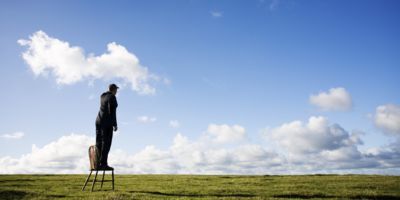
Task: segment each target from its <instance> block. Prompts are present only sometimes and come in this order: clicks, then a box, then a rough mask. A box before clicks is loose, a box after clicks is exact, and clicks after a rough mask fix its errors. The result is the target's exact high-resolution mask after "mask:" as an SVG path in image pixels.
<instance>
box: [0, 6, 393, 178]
mask: <svg viewBox="0 0 400 200" xmlns="http://www.w3.org/2000/svg"><path fill="white" fill-rule="evenodd" d="M0 4H1V5H0V30H1V34H0V44H1V45H0V74H1V79H0V90H2V91H3V94H2V95H1V98H0V105H2V109H1V110H2V113H3V114H2V115H0V121H1V126H0V173H2V174H10V173H11V174H12V173H85V172H86V171H87V170H88V169H89V161H88V155H87V149H88V147H89V146H90V145H92V144H94V143H95V118H96V116H97V112H98V110H99V97H100V94H101V93H102V92H104V91H106V90H107V89H108V88H107V87H108V85H109V84H110V83H116V84H118V85H119V86H120V90H119V92H118V94H117V100H118V109H117V120H118V128H119V130H118V131H117V132H116V133H114V137H113V142H112V147H111V152H110V156H109V164H110V165H111V166H114V167H115V168H116V173H127V174H131V173H134V174H135V173H139V174H141V173H145V174H147V173H157V174H158V173H168V174H313V173H369V174H396V175H399V174H400V93H399V86H400V78H399V77H400V37H399V36H400V20H399V19H400V12H398V11H399V10H400V2H399V1H396V0H383V1H381V0H351V1H348V0H346V1H345V0H326V1H319V0H307V1H299V0H235V1H231V0H210V1H202V0H186V1H185V0H176V1H174V0H173V1H162V0H146V1H136V0H134V1H123V0H121V1H113V2H110V1H84V2H82V1H74V0H73V1H57V2H55V1H43V0H39V1H35V2H32V1H19V0H18V1H2V2H1V3H0ZM26 166H30V167H28V168H27V167H26Z"/></svg>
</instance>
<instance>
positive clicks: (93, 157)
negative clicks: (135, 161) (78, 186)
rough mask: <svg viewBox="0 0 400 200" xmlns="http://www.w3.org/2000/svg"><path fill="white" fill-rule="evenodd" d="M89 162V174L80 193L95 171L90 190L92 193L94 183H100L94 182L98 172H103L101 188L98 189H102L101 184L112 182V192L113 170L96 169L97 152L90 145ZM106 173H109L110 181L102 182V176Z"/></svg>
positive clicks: (95, 148)
mask: <svg viewBox="0 0 400 200" xmlns="http://www.w3.org/2000/svg"><path fill="white" fill-rule="evenodd" d="M89 160H90V174H89V176H88V177H87V179H86V181H85V185H83V187H82V191H84V190H85V187H86V185H87V183H88V181H89V179H90V176H91V175H92V172H93V171H96V175H95V176H94V179H93V183H92V190H91V191H92V192H93V188H94V184H95V183H96V182H100V181H96V178H97V173H98V172H99V171H103V178H102V179H101V187H100V188H103V182H108V181H112V189H113V190H114V169H109V170H107V169H100V168H98V167H97V166H98V161H99V152H98V150H97V147H96V145H92V146H90V147H89ZM106 171H111V175H112V180H104V174H105V173H106Z"/></svg>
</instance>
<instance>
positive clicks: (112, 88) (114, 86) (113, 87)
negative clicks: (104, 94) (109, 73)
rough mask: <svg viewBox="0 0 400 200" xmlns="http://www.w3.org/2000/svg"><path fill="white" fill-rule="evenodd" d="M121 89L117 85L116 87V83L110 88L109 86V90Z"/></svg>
mask: <svg viewBox="0 0 400 200" xmlns="http://www.w3.org/2000/svg"><path fill="white" fill-rule="evenodd" d="M118 88H119V87H118V86H117V85H115V84H114V83H112V84H110V85H109V86H108V90H110V91H111V90H116V89H118Z"/></svg>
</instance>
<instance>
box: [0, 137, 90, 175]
mask: <svg viewBox="0 0 400 200" xmlns="http://www.w3.org/2000/svg"><path fill="white" fill-rule="evenodd" d="M94 142H95V140H94V138H92V137H88V136H86V135H79V134H70V135H67V136H62V137H61V138H59V139H57V140H56V141H54V142H51V143H49V144H47V145H45V146H43V147H42V148H39V147H37V146H36V145H35V144H33V145H32V151H31V152H30V153H28V154H24V155H22V156H21V157H20V158H12V157H9V156H6V157H2V158H0V165H1V166H2V167H1V168H0V173H2V174H4V173H82V172H86V171H87V170H88V168H89V163H88V158H87V157H88V152H87V150H88V147H89V146H90V145H91V144H93V143H94Z"/></svg>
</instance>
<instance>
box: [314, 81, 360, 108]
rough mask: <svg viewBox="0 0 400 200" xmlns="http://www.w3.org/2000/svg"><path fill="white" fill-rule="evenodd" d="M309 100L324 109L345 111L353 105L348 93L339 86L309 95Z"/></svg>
mask: <svg viewBox="0 0 400 200" xmlns="http://www.w3.org/2000/svg"><path fill="white" fill-rule="evenodd" d="M309 100H310V103H311V104H313V105H315V106H317V107H319V108H320V109H321V110H324V111H346V110H350V109H351V107H352V105H353V103H352V99H351V96H350V93H348V92H347V91H346V89H345V88H341V87H338V88H331V89H330V90H329V91H328V92H321V93H319V94H316V95H311V96H310V99H309Z"/></svg>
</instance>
